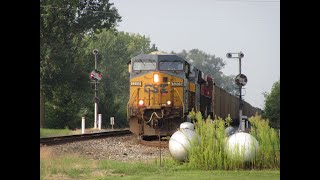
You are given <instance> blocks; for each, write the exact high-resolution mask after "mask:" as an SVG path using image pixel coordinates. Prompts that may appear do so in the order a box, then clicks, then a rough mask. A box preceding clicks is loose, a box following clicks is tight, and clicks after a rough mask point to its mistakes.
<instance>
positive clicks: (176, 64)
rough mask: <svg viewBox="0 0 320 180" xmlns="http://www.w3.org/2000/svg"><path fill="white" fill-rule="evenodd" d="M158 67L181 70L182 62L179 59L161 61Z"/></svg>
mask: <svg viewBox="0 0 320 180" xmlns="http://www.w3.org/2000/svg"><path fill="white" fill-rule="evenodd" d="M159 69H160V70H167V71H181V70H183V63H182V62H180V61H161V62H160V63H159Z"/></svg>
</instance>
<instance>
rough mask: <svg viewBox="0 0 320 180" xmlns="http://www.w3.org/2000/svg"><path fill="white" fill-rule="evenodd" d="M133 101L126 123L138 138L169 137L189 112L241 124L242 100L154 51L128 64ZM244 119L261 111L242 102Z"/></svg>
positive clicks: (180, 61)
mask: <svg viewBox="0 0 320 180" xmlns="http://www.w3.org/2000/svg"><path fill="white" fill-rule="evenodd" d="M128 68H129V73H130V97H129V101H128V104H127V120H128V122H129V127H130V131H131V132H132V133H134V134H136V135H138V136H139V137H146V136H158V135H160V136H170V135H172V134H173V133H174V132H175V131H176V130H177V128H179V125H180V124H181V123H182V122H186V121H190V120H189V118H187V115H188V114H189V112H190V111H191V110H192V109H194V110H195V111H201V113H202V115H203V116H204V117H207V116H208V115H210V116H211V117H214V116H217V117H221V118H225V117H227V116H228V114H230V116H231V118H232V119H233V120H234V122H237V121H238V122H239V118H238V117H239V113H238V112H239V98H238V97H236V96H233V95H231V94H229V93H228V92H226V91H225V90H223V89H222V88H220V87H218V86H217V85H215V83H214V79H213V78H212V77H211V76H209V75H205V74H204V73H203V72H202V71H201V70H199V69H198V68H196V67H195V66H193V65H191V64H190V63H188V61H186V60H185V59H183V58H181V57H179V56H177V55H175V54H166V53H163V52H159V51H155V52H152V53H150V54H140V55H138V56H135V57H133V58H132V59H131V61H130V62H129V63H128ZM243 103H244V104H243V115H246V116H248V117H250V116H252V115H254V114H255V113H256V112H258V113H259V112H260V111H261V110H259V109H257V108H255V107H252V106H251V105H250V104H249V103H247V102H244V101H243Z"/></svg>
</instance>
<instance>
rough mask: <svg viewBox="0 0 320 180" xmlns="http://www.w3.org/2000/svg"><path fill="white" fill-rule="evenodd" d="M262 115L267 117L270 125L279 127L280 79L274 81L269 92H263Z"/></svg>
mask: <svg viewBox="0 0 320 180" xmlns="http://www.w3.org/2000/svg"><path fill="white" fill-rule="evenodd" d="M264 97H265V106H264V113H263V117H264V118H267V119H269V123H270V126H271V127H274V128H280V80H278V81H276V82H275V83H274V84H273V86H272V89H271V92H270V93H267V92H265V93H264Z"/></svg>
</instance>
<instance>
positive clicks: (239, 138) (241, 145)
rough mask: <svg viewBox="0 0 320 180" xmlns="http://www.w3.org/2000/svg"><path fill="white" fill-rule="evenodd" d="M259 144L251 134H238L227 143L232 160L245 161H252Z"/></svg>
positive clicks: (232, 136)
mask: <svg viewBox="0 0 320 180" xmlns="http://www.w3.org/2000/svg"><path fill="white" fill-rule="evenodd" d="M258 148H259V143H258V141H257V140H256V138H255V137H253V136H252V135H251V134H248V133H244V132H238V133H235V134H233V135H231V136H230V137H229V138H228V141H227V147H226V150H227V154H228V155H229V156H230V157H231V158H235V157H241V158H243V160H244V161H252V160H253V159H254V158H255V156H256V154H257V151H258Z"/></svg>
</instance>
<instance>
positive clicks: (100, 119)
mask: <svg viewBox="0 0 320 180" xmlns="http://www.w3.org/2000/svg"><path fill="white" fill-rule="evenodd" d="M101 121H102V114H99V124H98V128H99V130H101Z"/></svg>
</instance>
